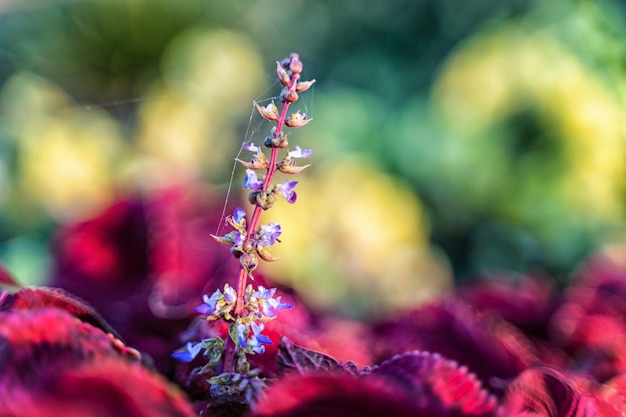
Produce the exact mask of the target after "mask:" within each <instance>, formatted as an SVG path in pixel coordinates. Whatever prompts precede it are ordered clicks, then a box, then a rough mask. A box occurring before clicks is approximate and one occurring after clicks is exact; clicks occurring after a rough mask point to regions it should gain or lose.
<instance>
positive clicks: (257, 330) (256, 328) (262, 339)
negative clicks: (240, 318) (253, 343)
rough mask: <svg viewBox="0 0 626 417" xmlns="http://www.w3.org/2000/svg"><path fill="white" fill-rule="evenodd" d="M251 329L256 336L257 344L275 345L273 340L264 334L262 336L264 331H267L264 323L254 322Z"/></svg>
mask: <svg viewBox="0 0 626 417" xmlns="http://www.w3.org/2000/svg"><path fill="white" fill-rule="evenodd" d="M251 327H252V334H253V335H254V337H255V339H256V340H257V342H259V343H263V344H264V345H271V344H272V343H273V342H272V339H270V338H269V337H267V336H266V335H264V334H261V332H262V331H263V329H265V325H264V324H263V323H258V324H257V323H256V322H254V321H253V322H252V325H251Z"/></svg>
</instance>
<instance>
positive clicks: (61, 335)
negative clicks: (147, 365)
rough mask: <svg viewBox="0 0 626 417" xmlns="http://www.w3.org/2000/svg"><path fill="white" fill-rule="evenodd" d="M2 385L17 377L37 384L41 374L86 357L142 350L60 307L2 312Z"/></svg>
mask: <svg viewBox="0 0 626 417" xmlns="http://www.w3.org/2000/svg"><path fill="white" fill-rule="evenodd" d="M0 346H1V349H2V354H1V355H0V385H3V386H7V385H8V386H11V385H12V384H14V383H15V382H16V381H22V382H23V383H25V384H27V385H31V386H36V385H37V384H38V383H39V382H40V380H41V375H43V374H46V373H49V372H52V371H54V370H56V369H59V368H62V367H72V366H75V365H77V364H80V363H82V362H84V361H86V360H92V359H97V360H103V359H106V358H111V357H113V358H122V357H123V358H125V359H126V360H132V361H138V359H139V354H138V353H137V351H135V350H134V349H131V348H128V347H126V346H125V345H124V344H123V343H122V342H121V341H120V340H118V339H116V338H115V337H114V336H113V335H111V334H105V333H103V332H102V331H101V330H100V329H97V328H95V327H93V326H91V325H90V324H87V323H84V322H81V321H80V320H78V319H76V318H75V317H73V316H71V315H70V314H68V313H66V312H65V311H62V310H57V309H45V308H43V309H38V310H33V311H27V310H22V311H20V310H17V311H12V312H3V313H0Z"/></svg>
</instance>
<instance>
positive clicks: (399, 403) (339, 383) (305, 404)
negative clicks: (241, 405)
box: [250, 373, 420, 417]
mask: <svg viewBox="0 0 626 417" xmlns="http://www.w3.org/2000/svg"><path fill="white" fill-rule="evenodd" d="M418 412H419V409H418V408H417V407H415V403H414V402H413V401H407V399H406V398H405V397H404V396H403V395H401V394H400V393H398V392H394V391H393V390H392V389H390V388H389V387H388V386H387V384H386V383H385V382H384V381H379V380H375V379H367V380H366V379H355V378H353V377H350V376H348V375H299V374H295V373H293V374H291V375H288V376H286V377H285V378H283V379H280V380H279V381H278V382H277V383H276V384H274V385H272V386H271V387H270V388H269V389H268V390H267V391H266V392H265V395H264V396H263V397H262V398H261V399H260V400H259V401H258V403H256V404H255V405H254V406H253V410H252V414H251V416H250V417H279V416H280V417H319V416H325V417H381V416H386V417H392V416H393V417H415V416H420V414H418Z"/></svg>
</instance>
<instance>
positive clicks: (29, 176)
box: [3, 73, 124, 221]
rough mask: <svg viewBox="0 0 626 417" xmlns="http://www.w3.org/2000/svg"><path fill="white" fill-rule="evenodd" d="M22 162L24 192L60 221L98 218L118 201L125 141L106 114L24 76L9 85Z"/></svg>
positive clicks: (19, 180)
mask: <svg viewBox="0 0 626 417" xmlns="http://www.w3.org/2000/svg"><path fill="white" fill-rule="evenodd" d="M3 96H4V97H3V99H4V100H5V102H7V101H10V102H12V103H13V106H12V117H11V118H10V119H9V124H10V126H11V134H12V136H13V137H14V138H15V146H16V153H17V158H18V161H17V162H18V163H17V165H18V172H17V175H18V178H17V180H16V183H17V184H18V190H16V192H18V193H19V194H20V195H23V196H25V197H27V198H29V199H31V201H33V202H34V204H35V205H37V206H39V207H41V208H43V209H44V210H45V211H46V212H47V213H48V214H49V215H51V216H52V217H54V218H55V219H57V220H59V221H75V220H78V219H82V218H85V217H88V216H90V215H93V214H94V213H95V212H97V211H99V210H100V209H102V208H103V207H105V206H106V205H108V204H109V203H110V202H111V201H112V199H113V192H114V190H113V189H114V186H113V182H114V169H113V168H114V166H115V165H116V164H118V163H119V162H120V156H121V155H122V151H123V148H124V147H123V143H122V139H121V135H120V131H119V129H118V126H117V123H116V122H115V121H114V120H113V119H112V118H111V117H109V116H108V115H107V114H106V113H105V112H103V111H101V110H97V109H96V110H86V109H81V108H77V107H74V106H73V104H72V103H71V100H70V99H69V98H68V97H67V96H66V95H65V94H64V93H63V92H62V91H61V90H59V89H58V88H56V87H54V86H53V85H52V84H50V83H48V82H46V81H45V80H43V79H41V78H39V77H36V76H34V75H32V74H26V73H18V74H17V75H15V76H14V77H13V78H12V79H11V80H10V81H9V83H8V84H7V86H6V87H5V90H4V92H3Z"/></svg>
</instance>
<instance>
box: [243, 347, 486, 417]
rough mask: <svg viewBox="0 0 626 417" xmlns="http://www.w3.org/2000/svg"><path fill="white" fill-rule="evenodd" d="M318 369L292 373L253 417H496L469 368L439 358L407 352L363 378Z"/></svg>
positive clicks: (325, 360)
mask: <svg viewBox="0 0 626 417" xmlns="http://www.w3.org/2000/svg"><path fill="white" fill-rule="evenodd" d="M305 357H307V358H308V357H309V355H305ZM305 362H306V363H307V364H308V363H309V360H308V359H306V360H305ZM314 362H316V363H318V362H319V360H315V361H314ZM321 362H323V363H328V358H322V360H321ZM331 363H332V362H331ZM333 366H336V364H334V365H333ZM333 366H331V367H333ZM314 368H315V369H318V371H317V372H315V371H314V370H310V369H309V366H308V365H307V366H305V369H304V372H305V374H304V375H303V374H298V373H291V374H289V375H287V376H285V377H284V378H283V379H281V380H279V381H278V382H277V383H276V384H275V385H273V386H272V387H270V388H269V389H268V391H267V392H266V393H265V395H264V396H263V398H262V399H261V400H260V401H259V402H258V403H257V404H256V405H255V406H254V408H253V416H254V417H273V416H276V417H278V416H281V417H292V416H293V417H308V416H311V417H313V416H322V415H323V416H330V417H332V416H355V417H356V416H364V417H367V416H376V417H380V416H381V415H384V416H420V417H446V416H450V417H452V416H455V417H461V416H475V417H478V416H485V417H487V416H495V410H496V407H495V406H496V400H495V397H493V396H491V395H489V394H488V393H487V392H486V391H485V390H483V389H482V388H481V385H480V383H479V382H478V380H476V378H475V377H474V376H473V375H471V374H469V373H468V372H467V369H466V368H463V367H459V366H458V365H457V364H456V363H454V362H452V361H449V360H446V359H443V358H442V357H441V356H439V355H431V354H429V353H418V352H413V353H407V354H404V355H400V356H397V357H395V358H393V359H391V360H390V361H387V362H384V363H383V364H381V365H380V366H376V367H374V368H373V369H372V370H371V371H365V372H364V373H362V374H361V375H360V376H359V377H354V376H350V374H349V373H348V372H345V371H344V370H343V369H341V368H339V372H337V371H331V372H325V373H323V374H322V373H320V372H321V371H320V370H319V369H320V368H323V366H314Z"/></svg>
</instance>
